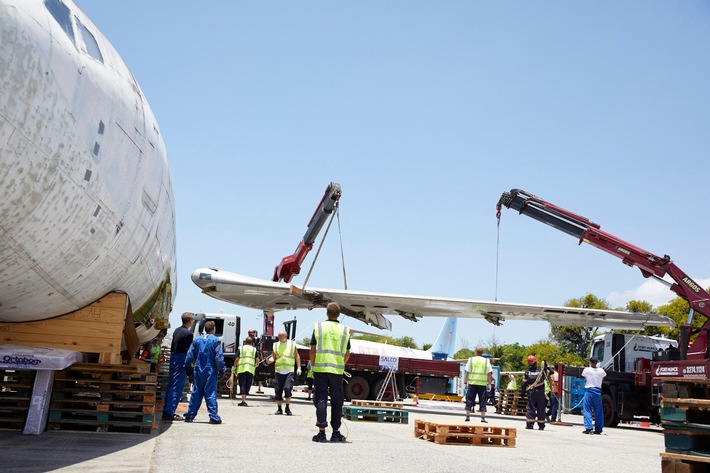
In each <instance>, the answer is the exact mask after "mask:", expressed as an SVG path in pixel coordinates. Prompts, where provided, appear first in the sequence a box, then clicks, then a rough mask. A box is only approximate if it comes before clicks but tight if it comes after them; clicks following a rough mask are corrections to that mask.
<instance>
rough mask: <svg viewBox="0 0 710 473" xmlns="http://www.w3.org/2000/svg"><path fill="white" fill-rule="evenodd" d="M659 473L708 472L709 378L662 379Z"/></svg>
mask: <svg viewBox="0 0 710 473" xmlns="http://www.w3.org/2000/svg"><path fill="white" fill-rule="evenodd" d="M661 423H662V424H663V437H664V440H665V446H666V452H665V453H661V471H662V472H663V473H680V472H683V473H693V472H700V471H710V379H702V378H700V379H688V378H669V379H664V380H663V399H662V402H661Z"/></svg>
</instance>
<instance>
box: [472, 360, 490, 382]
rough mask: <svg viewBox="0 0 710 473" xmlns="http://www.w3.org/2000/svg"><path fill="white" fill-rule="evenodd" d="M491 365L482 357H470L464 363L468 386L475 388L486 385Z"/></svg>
mask: <svg viewBox="0 0 710 473" xmlns="http://www.w3.org/2000/svg"><path fill="white" fill-rule="evenodd" d="M490 366H491V364H490V361H488V358H484V357H482V356H472V357H471V358H469V359H468V363H466V371H468V380H467V381H466V382H467V383H468V384H473V385H476V386H485V385H486V384H488V372H489V371H491V368H490Z"/></svg>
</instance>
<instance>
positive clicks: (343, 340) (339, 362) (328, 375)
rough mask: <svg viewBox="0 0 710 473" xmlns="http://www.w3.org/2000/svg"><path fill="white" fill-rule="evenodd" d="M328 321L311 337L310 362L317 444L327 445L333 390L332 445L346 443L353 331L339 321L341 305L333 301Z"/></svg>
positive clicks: (315, 328)
mask: <svg viewBox="0 0 710 473" xmlns="http://www.w3.org/2000/svg"><path fill="white" fill-rule="evenodd" d="M326 315H327V316H328V320H326V321H325V322H321V323H317V324H315V327H314V329H313V336H312V337H311V353H310V361H311V366H312V367H313V385H314V387H315V392H314V393H313V404H314V405H315V406H316V426H317V427H318V433H317V434H316V435H314V436H313V441H314V442H327V441H328V440H327V439H326V436H325V428H326V427H327V426H328V390H330V407H331V410H330V425H331V427H333V434H332V435H331V437H330V441H331V442H345V437H343V436H342V435H341V433H340V430H339V429H340V422H341V418H342V416H343V402H344V398H343V371H345V363H346V362H347V361H348V358H349V357H350V329H349V328H348V327H346V326H345V325H342V324H340V322H338V317H339V316H340V306H339V305H338V304H336V303H335V302H331V303H330V304H328V305H327V306H326Z"/></svg>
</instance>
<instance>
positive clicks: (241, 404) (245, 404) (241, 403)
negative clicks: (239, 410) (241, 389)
mask: <svg viewBox="0 0 710 473" xmlns="http://www.w3.org/2000/svg"><path fill="white" fill-rule="evenodd" d="M237 406H242V407H247V403H246V402H244V401H242V402H240V403H239V404H237Z"/></svg>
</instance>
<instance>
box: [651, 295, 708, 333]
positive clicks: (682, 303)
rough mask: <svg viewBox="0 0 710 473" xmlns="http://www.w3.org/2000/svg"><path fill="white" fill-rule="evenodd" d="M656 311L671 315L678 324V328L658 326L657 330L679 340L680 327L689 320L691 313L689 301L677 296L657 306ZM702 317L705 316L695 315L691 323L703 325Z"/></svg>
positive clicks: (697, 325)
mask: <svg viewBox="0 0 710 473" xmlns="http://www.w3.org/2000/svg"><path fill="white" fill-rule="evenodd" d="M656 312H658V313H659V314H661V315H665V316H666V317H670V318H671V319H673V321H674V322H675V324H676V328H674V329H672V330H671V329H669V328H665V327H664V328H657V329H656V332H660V333H661V334H662V335H665V336H666V337H668V338H672V339H674V340H679V339H680V327H681V325H685V323H686V322H687V321H688V314H689V313H690V305H689V304H688V302H687V301H686V300H685V299H683V298H682V297H676V298H675V299H673V300H671V301H670V302H669V303H668V304H666V305H662V306H660V307H658V308H656ZM702 319H703V317H693V320H692V321H691V325H693V326H694V327H701V326H702V325H703V322H702ZM693 339H694V337H693Z"/></svg>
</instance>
